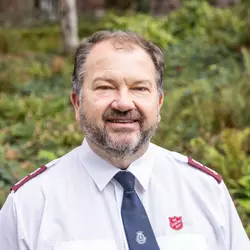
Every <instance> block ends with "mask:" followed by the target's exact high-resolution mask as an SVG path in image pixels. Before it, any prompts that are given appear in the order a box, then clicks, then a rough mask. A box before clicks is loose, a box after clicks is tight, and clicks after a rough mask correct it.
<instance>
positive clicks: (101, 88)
mask: <svg viewBox="0 0 250 250" xmlns="http://www.w3.org/2000/svg"><path fill="white" fill-rule="evenodd" d="M96 89H98V90H109V89H113V87H112V86H110V85H100V86H98V87H97V88H96Z"/></svg>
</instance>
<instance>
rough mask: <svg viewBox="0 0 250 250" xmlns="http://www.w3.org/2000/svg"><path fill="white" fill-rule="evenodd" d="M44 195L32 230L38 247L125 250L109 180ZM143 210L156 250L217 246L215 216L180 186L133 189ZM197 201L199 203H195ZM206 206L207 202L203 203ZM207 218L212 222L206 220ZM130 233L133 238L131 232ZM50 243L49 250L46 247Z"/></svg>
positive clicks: (118, 194)
mask: <svg viewBox="0 0 250 250" xmlns="http://www.w3.org/2000/svg"><path fill="white" fill-rule="evenodd" d="M54 191H55V192H54V193H55V194H57V195H53V194H52V195H49V196H48V197H47V201H46V205H45V207H44V212H43V215H42V219H41V226H40V229H39V232H38V239H39V240H38V249H39V250H43V249H45V248H44V246H45V245H46V244H47V246H50V248H46V249H56V250H69V249H71V250H78V249H91V250H97V249H109V250H116V249H119V250H127V249H128V247H127V244H126V236H125V233H124V229H123V224H122V218H121V203H122V196H123V192H122V189H121V188H120V187H119V186H117V185H116V184H115V183H110V184H109V185H108V186H107V187H106V188H105V190H103V191H102V192H100V191H99V190H98V189H97V188H96V187H95V185H93V186H91V187H90V188H89V189H88V190H83V189H82V190H81V189H80V190H79V189H75V188H73V186H72V188H71V187H70V188H69V187H68V188H67V189H63V190H61V192H60V195H58V192H56V190H54ZM138 194H139V197H140V199H141V200H142V203H143V204H144V207H145V209H146V211H147V214H148V217H149V220H150V222H151V225H152V228H153V230H154V233H155V236H156V238H157V241H158V244H159V246H160V249H162V250H165V249H166V250H216V249H218V250H219V249H220V245H221V244H222V243H221V242H220V241H219V240H217V239H219V238H220V237H218V236H219V235H220V234H221V232H220V221H216V216H218V218H220V215H219V211H218V214H216V213H214V211H212V210H213V209H212V208H211V209H210V207H209V206H207V204H206V199H202V198H201V200H200V201H199V202H198V203H197V199H198V198H197V197H194V196H192V192H191V191H190V190H188V189H187V188H186V187H184V186H182V185H181V184H180V185H179V187H178V189H176V188H175V189H173V188H171V187H170V186H169V187H168V186H165V187H163V186H162V183H160V182H154V183H151V184H150V187H149V189H148V190H147V192H138ZM197 204H200V205H199V206H198V205H197ZM208 204H209V203H208ZM211 222H213V223H211ZM135 237H136V236H135ZM51 246H53V248H51Z"/></svg>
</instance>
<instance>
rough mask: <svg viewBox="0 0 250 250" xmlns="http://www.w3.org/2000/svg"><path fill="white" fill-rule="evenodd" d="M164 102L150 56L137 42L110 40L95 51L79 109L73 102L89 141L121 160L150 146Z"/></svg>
mask: <svg viewBox="0 0 250 250" xmlns="http://www.w3.org/2000/svg"><path fill="white" fill-rule="evenodd" d="M128 46H132V47H133V48H132V49H129V47H128ZM162 101H163V98H162V96H159V94H158V92H157V83H156V70H155V67H154V64H153V62H152V60H151V58H150V56H149V55H148V54H147V53H146V52H145V51H144V50H143V49H142V48H140V47H139V46H137V45H134V44H127V43H125V44H119V49H117V48H115V47H114V42H113V41H111V40H107V41H103V42H100V43H98V44H97V45H95V46H94V47H93V48H92V49H91V51H90V53H89V55H88V57H87V61H86V64H85V78H84V83H83V86H82V92H81V97H80V103H79V107H77V106H76V105H74V106H75V110H76V118H77V120H79V121H80V125H81V128H82V130H83V132H84V134H85V137H86V139H87V140H88V141H91V142H92V143H94V144H95V145H96V146H98V147H99V148H101V149H103V150H104V151H106V152H107V153H108V154H109V155H110V156H114V157H121V158H122V157H124V156H126V155H133V154H134V153H136V152H137V151H138V149H140V148H141V147H143V146H145V145H147V144H148V142H149V140H150V139H151V137H152V136H153V134H154V133H155V130H156V128H157V125H158V123H159V120H160V115H159V111H160V107H161V105H162Z"/></svg>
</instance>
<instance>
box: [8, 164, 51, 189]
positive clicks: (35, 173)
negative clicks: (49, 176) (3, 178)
mask: <svg viewBox="0 0 250 250" xmlns="http://www.w3.org/2000/svg"><path fill="white" fill-rule="evenodd" d="M45 170H47V167H46V166H45V165H44V166H42V167H40V168H38V169H37V170H35V171H34V172H32V173H31V174H29V175H27V176H26V177H24V178H23V179H22V180H21V181H19V182H18V183H16V184H15V185H14V186H13V187H12V188H11V190H14V192H16V191H17V190H18V189H19V188H20V187H21V186H22V185H23V184H25V183H26V182H28V181H29V180H31V179H33V178H35V177H36V176H38V175H39V174H41V173H42V172H44V171H45Z"/></svg>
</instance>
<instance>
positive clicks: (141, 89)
mask: <svg viewBox="0 0 250 250" xmlns="http://www.w3.org/2000/svg"><path fill="white" fill-rule="evenodd" d="M133 90H136V91H140V92H146V91H149V89H148V88H147V87H134V88H133Z"/></svg>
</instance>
